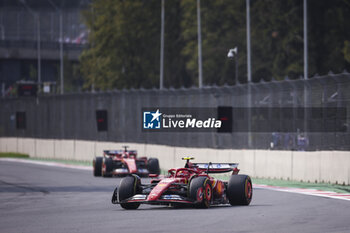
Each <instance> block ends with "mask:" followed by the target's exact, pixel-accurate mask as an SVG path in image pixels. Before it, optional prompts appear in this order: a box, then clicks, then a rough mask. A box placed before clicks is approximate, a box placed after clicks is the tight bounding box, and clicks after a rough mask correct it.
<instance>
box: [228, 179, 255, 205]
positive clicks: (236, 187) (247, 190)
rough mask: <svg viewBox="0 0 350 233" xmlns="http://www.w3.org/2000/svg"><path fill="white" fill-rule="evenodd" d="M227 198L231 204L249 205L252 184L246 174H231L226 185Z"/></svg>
mask: <svg viewBox="0 0 350 233" xmlns="http://www.w3.org/2000/svg"><path fill="white" fill-rule="evenodd" d="M226 195H227V198H228V200H229V202H230V204H231V205H249V204H250V202H251V200H252V197H253V185H252V181H251V179H250V177H249V176H247V175H232V176H231V177H230V180H229V182H228V186H227V193H226Z"/></svg>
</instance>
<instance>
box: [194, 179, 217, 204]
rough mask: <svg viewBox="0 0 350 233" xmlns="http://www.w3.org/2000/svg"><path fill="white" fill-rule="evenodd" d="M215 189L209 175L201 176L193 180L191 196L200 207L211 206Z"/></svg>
mask: <svg viewBox="0 0 350 233" xmlns="http://www.w3.org/2000/svg"><path fill="white" fill-rule="evenodd" d="M212 196H213V190H212V187H211V184H210V181H209V179H208V177H206V176H199V177H195V178H193V179H192V180H191V183H190V192H189V198H191V199H192V200H194V201H195V206H196V207H198V208H209V207H210V202H211V199H212Z"/></svg>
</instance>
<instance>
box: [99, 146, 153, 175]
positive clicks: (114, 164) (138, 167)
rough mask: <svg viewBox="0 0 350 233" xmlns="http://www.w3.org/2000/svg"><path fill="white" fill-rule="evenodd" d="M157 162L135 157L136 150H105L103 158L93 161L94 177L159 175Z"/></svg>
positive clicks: (151, 159) (125, 148)
mask: <svg viewBox="0 0 350 233" xmlns="http://www.w3.org/2000/svg"><path fill="white" fill-rule="evenodd" d="M159 173H160V169H159V162H158V159H156V158H149V159H147V158H146V157H137V151H136V150H127V146H124V150H105V151H103V157H95V158H94V160H93V174H94V176H103V177H111V176H126V175H128V174H137V175H139V176H143V177H147V176H148V175H149V174H154V175H159Z"/></svg>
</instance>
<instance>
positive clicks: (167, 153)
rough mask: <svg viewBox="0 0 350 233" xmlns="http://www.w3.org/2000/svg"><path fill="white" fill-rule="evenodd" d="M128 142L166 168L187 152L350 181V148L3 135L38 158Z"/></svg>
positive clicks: (2, 143)
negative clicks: (274, 147)
mask: <svg viewBox="0 0 350 233" xmlns="http://www.w3.org/2000/svg"><path fill="white" fill-rule="evenodd" d="M123 145H128V146H129V148H130V149H135V150H137V151H138V154H139V156H147V157H156V158H158V159H159V162H160V166H161V168H163V169H170V168H173V167H182V166H183V164H184V161H182V160H181V158H182V157H185V156H193V157H195V158H196V160H195V161H198V162H209V161H211V162H238V163H240V165H239V168H240V169H241V173H242V174H248V175H251V176H253V177H260V178H277V179H291V180H298V181H300V180H302V181H310V182H315V181H317V182H331V183H340V184H343V183H345V184H347V185H350V152H349V151H313V152H301V151H269V150H227V149H226V150H218V149H210V148H186V147H172V146H164V145H152V144H138V143H113V142H98V141H83V140H53V139H35V138H5V137H0V151H1V152H19V153H26V154H29V155H30V157H35V158H52V159H67V160H81V161H91V160H92V159H93V157H94V156H100V155H102V151H103V150H107V149H122V146H123Z"/></svg>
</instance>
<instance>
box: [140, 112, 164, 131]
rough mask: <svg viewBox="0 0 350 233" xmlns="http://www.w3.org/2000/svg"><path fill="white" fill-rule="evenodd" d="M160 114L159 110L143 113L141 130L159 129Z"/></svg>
mask: <svg viewBox="0 0 350 233" xmlns="http://www.w3.org/2000/svg"><path fill="white" fill-rule="evenodd" d="M161 116H162V113H160V112H159V109H157V111H155V112H151V111H150V112H148V111H147V112H143V128H144V129H160V128H161V124H160V122H161Z"/></svg>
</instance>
